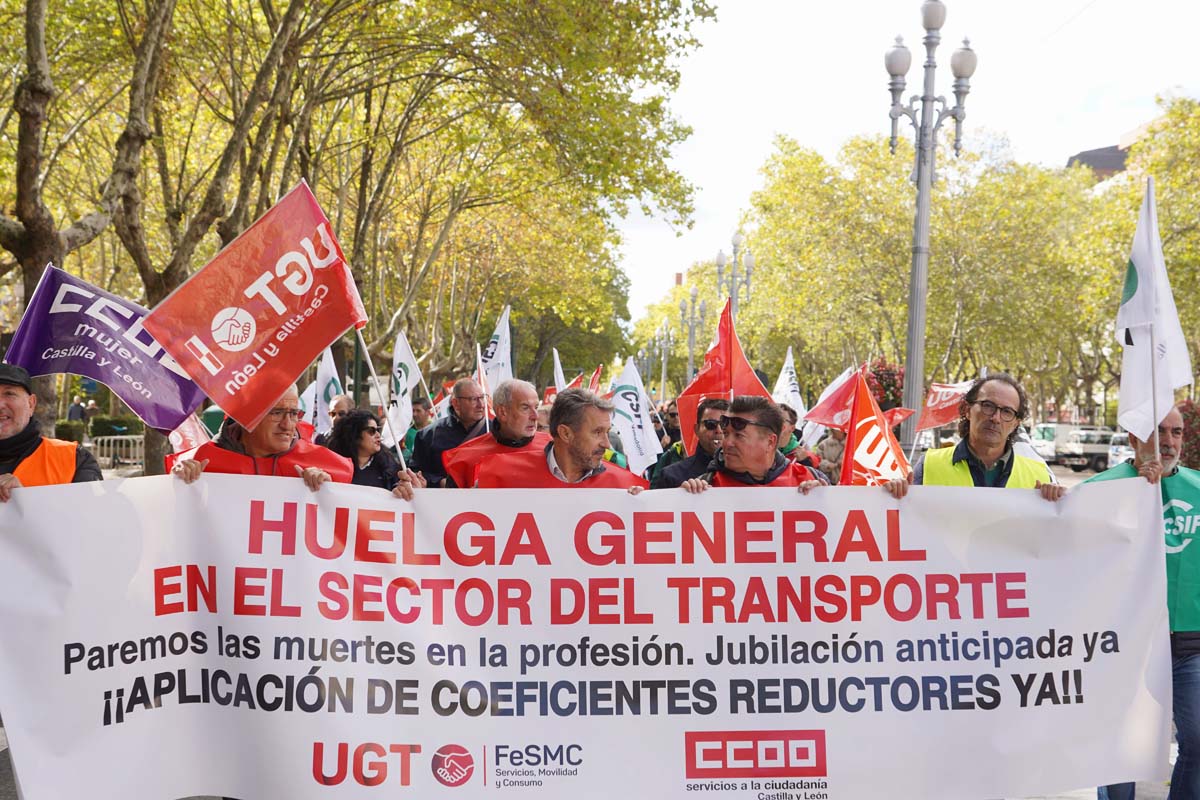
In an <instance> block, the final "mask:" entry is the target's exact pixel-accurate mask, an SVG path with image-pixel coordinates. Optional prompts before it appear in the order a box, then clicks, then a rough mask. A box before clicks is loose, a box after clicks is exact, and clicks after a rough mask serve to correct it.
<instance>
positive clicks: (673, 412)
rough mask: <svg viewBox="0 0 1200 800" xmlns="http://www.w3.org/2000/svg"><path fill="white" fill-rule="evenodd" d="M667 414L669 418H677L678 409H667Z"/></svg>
mask: <svg viewBox="0 0 1200 800" xmlns="http://www.w3.org/2000/svg"><path fill="white" fill-rule="evenodd" d="M667 416H668V417H670V418H671V419H679V412H678V411H668V412H667Z"/></svg>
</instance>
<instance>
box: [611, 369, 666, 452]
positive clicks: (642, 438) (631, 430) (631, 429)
mask: <svg viewBox="0 0 1200 800" xmlns="http://www.w3.org/2000/svg"><path fill="white" fill-rule="evenodd" d="M612 404H613V406H614V407H615V408H614V411H613V428H614V429H615V430H616V432H617V435H618V436H620V437H621V444H622V446H623V447H624V448H625V458H626V459H628V461H629V470H630V472H633V473H635V474H637V475H641V474H642V471H643V470H645V469H646V467H648V466H650V465H651V464H653V463H654V462H656V461H658V456H659V454H660V453H662V443H661V442H659V440H658V435H657V434H656V433H655V432H654V423H653V422H651V420H650V399H649V398H648V397H647V396H646V387H645V386H643V385H642V376H641V375H639V374H638V371H637V366H636V365H635V364H634V363H633V359H632V358H630V359H627V360H626V361H625V369H624V370H623V371H622V372H621V377H620V378H618V379H617V384H616V386H615V387H614V388H613V396H612Z"/></svg>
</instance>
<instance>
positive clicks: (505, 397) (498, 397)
mask: <svg viewBox="0 0 1200 800" xmlns="http://www.w3.org/2000/svg"><path fill="white" fill-rule="evenodd" d="M517 387H524V388H526V389H528V390H529V391H531V392H533V395H534V397H537V393H538V390H537V387H535V386H534V385H533V384H532V383H530V382H529V381H521V380H515V379H513V380H507V381H502V382H501V383H500V385H499V386H497V387H496V389H495V391H493V392H492V405H494V406H497V407H499V406H508V405H512V399H513V393H514V390H515V389H516V388H517Z"/></svg>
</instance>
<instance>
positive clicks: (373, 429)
mask: <svg viewBox="0 0 1200 800" xmlns="http://www.w3.org/2000/svg"><path fill="white" fill-rule="evenodd" d="M363 433H369V434H371V435H372V436H380V435H381V434H382V432H381V431H380V430H379V428H377V427H375V426H374V425H368V426H367V427H365V428H363Z"/></svg>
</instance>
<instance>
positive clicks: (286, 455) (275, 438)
mask: <svg viewBox="0 0 1200 800" xmlns="http://www.w3.org/2000/svg"><path fill="white" fill-rule="evenodd" d="M299 419H300V394H299V392H297V391H296V387H295V386H292V387H291V388H289V389H288V390H287V391H286V392H284V393H283V397H280V398H279V399H278V400H276V401H275V405H274V406H273V407H272V408H271V410H270V411H268V412H267V414H266V416H265V417H263V418H262V420H261V421H260V422H259V423H258V424H257V425H255V426H254V427H253V428H251V429H246V428H243V427H242V426H241V425H240V424H238V423H237V422H236V421H234V420H233V419H232V418H229V417H226V419H225V422H224V423H223V424H222V425H221V430H219V431H218V432H217V438H216V439H214V440H213V441H211V442H207V443H205V444H202V445H200V447H198V448H196V450H195V451H193V452H192V453H191V454H190V456H188V457H186V458H180V459H179V460H177V461H176V462H175V463H174V465H173V466H172V467H171V474H173V475H175V476H176V477H177V478H180V479H181V480H183V482H184V483H193V482H195V481H196V480H198V479H199V478H200V476H201V475H202V474H203V473H204V472H216V473H222V474H232V475H274V476H278V477H299V478H301V479H302V480H303V481H304V483H305V485H307V486H308V488H310V489H312V490H313V491H314V492H315V491H316V490H317V489H319V488H320V487H321V484H322V483H325V482H326V481H337V482H338V483H350V480H351V478H353V476H354V466H353V465H352V464H351V463H350V459H348V458H343V457H342V456H339V455H338V454H337V453H335V452H333V451H332V450H328V449H326V448H324V447H321V446H320V445H316V444H312V443H310V442H306V441H304V440H303V439H301V438H299V436H298V435H297V431H296V423H297V421H298V420H299Z"/></svg>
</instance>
